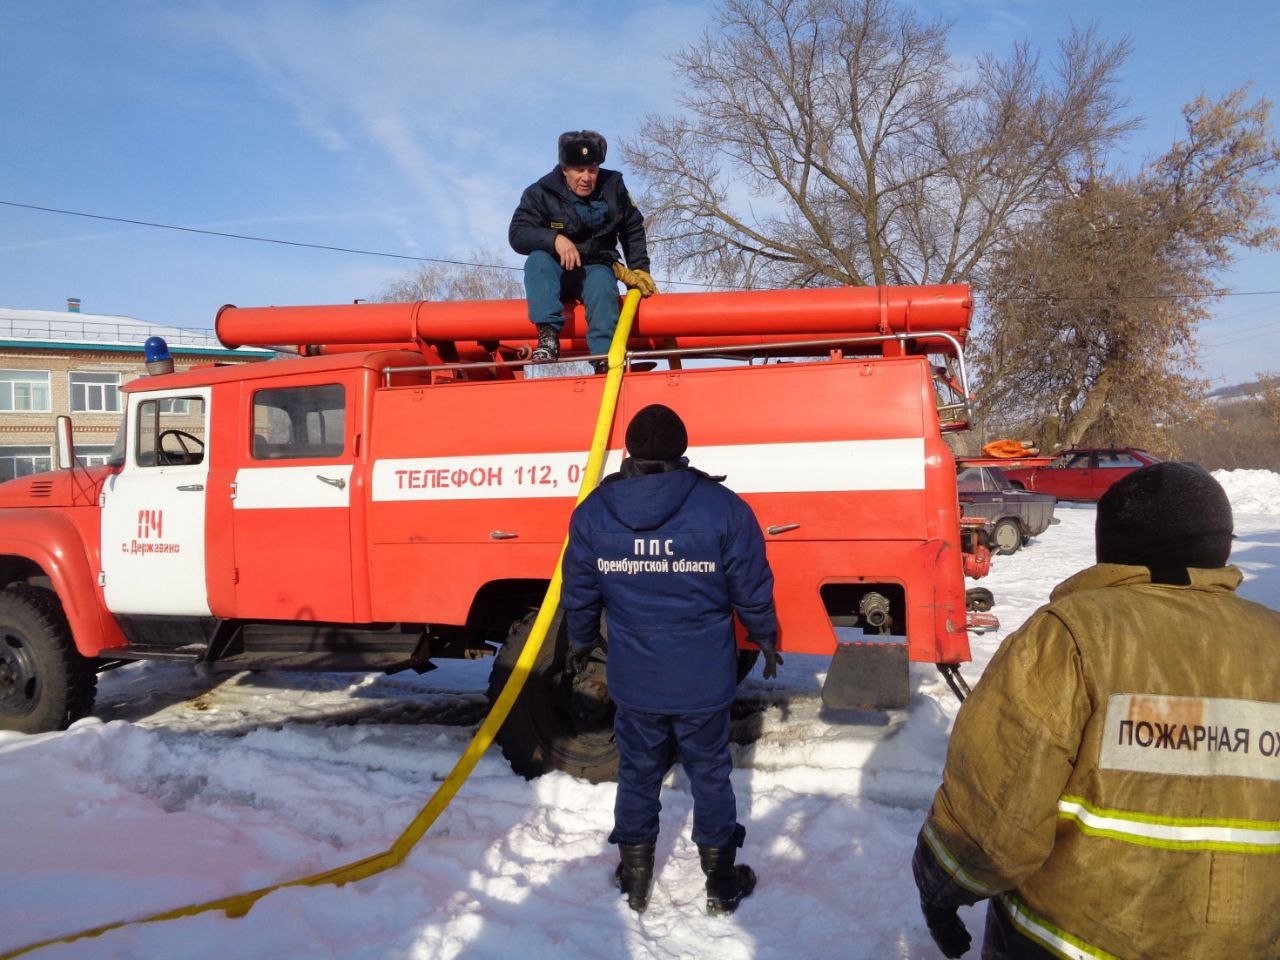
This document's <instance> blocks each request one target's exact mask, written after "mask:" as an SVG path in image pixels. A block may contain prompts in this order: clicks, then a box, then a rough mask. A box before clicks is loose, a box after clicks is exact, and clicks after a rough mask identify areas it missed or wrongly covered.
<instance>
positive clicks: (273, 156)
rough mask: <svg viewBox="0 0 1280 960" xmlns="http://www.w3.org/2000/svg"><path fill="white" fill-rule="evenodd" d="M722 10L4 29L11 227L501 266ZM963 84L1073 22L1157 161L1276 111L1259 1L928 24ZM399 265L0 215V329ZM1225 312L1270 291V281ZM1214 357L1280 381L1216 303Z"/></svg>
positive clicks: (125, 15)
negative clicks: (1191, 119)
mask: <svg viewBox="0 0 1280 960" xmlns="http://www.w3.org/2000/svg"><path fill="white" fill-rule="evenodd" d="M711 9H712V6H711V4H709V3H689V2H662V3H653V4H644V5H631V4H627V5H623V4H613V3H608V2H606V3H595V4H582V3H561V2H543V3H507V2H493V3H489V2H473V3H459V2H456V0H455V2H436V0H358V2H357V0H352V2H322V0H278V2H256V3H248V2H212V0H210V2H179V0H171V2H146V0H133V2H130V0H119V2H113V3H100V2H93V0H3V2H0V52H2V55H0V91H3V97H2V98H0V143H2V144H3V147H0V200H7V201H15V202H19V203H26V204H35V205H40V206H46V207H57V208H62V209H69V210H80V211H86V212H91V213H99V214H106V215H111V216H119V217H127V218H131V219H136V220H148V221H156V222H161V223H171V224H180V225H184V226H190V227H199V228H204V229H210V230H219V231H226V232H233V233H246V234H254V235H260V236H269V237H276V238H280V239H286V240H296V241H305V242H313V243H322V244H331V245H335V246H342V247H352V248H360V249H366V250H377V251H387V252H394V253H402V254H408V255H412V256H438V257H446V258H462V259H465V258H467V257H469V256H470V255H471V254H472V253H473V251H476V250H478V249H480V248H483V247H486V246H487V247H488V248H489V249H490V250H491V251H492V252H493V254H494V256H495V257H497V258H500V259H501V260H502V261H503V262H508V263H512V264H515V263H518V259H517V258H516V257H515V255H514V254H512V253H510V251H509V250H508V249H507V246H506V226H507V221H508V219H509V217H510V213H511V209H512V208H513V207H514V205H515V202H516V200H517V199H518V197H519V193H520V190H521V189H522V188H523V187H524V186H525V185H526V184H527V183H528V182H530V181H532V180H533V179H535V178H536V177H537V176H539V175H541V174H542V173H544V172H545V171H546V170H547V169H550V167H551V165H552V164H553V163H554V159H555V157H554V146H555V137H556V135H557V134H558V133H559V131H560V130H562V129H570V128H579V127H594V128H596V129H599V130H601V131H604V132H605V133H606V135H607V136H608V137H609V139H610V141H611V142H613V143H616V142H618V141H620V140H622V139H623V138H625V137H628V136H630V135H631V134H633V133H634V131H635V130H636V129H637V128H638V126H639V124H640V122H641V119H642V118H643V116H644V114H645V113H646V112H650V111H652V112H666V111H669V110H670V109H671V107H672V104H673V101H674V97H675V93H676V88H675V84H674V81H673V78H672V76H671V72H670V67H669V64H668V62H667V60H666V57H667V56H668V55H669V54H670V53H672V52H673V51H675V50H676V49H678V48H679V47H680V46H682V45H683V44H685V43H687V42H689V41H691V40H693V39H694V38H696V37H697V36H698V34H699V33H700V32H701V30H702V29H703V28H704V27H705V26H706V25H707V24H708V22H709V17H710V11H711ZM918 9H920V10H921V11H922V12H923V13H925V14H937V15H941V16H943V17H946V18H948V19H951V20H953V21H954V22H955V29H954V32H953V49H954V50H955V52H956V53H957V54H958V55H959V56H961V57H968V56H974V55H976V54H978V53H980V52H982V51H984V50H995V51H996V52H1003V51H1006V50H1007V49H1008V48H1009V45H1010V44H1011V43H1013V42H1014V41H1015V40H1016V39H1019V38H1024V37H1025V38H1028V39H1030V40H1031V41H1032V43H1033V44H1034V45H1036V46H1038V47H1040V48H1041V49H1044V50H1045V51H1046V52H1049V51H1051V50H1052V47H1053V45H1054V43H1055V41H1056V40H1057V38H1059V37H1061V36H1063V35H1065V34H1066V32H1067V31H1068V29H1069V27H1070V23H1071V21H1072V20H1073V19H1074V21H1075V22H1076V23H1077V24H1080V25H1086V24H1088V23H1091V22H1096V23H1097V24H1098V26H1099V28H1100V30H1101V31H1102V33H1103V34H1104V35H1105V36H1108V37H1119V36H1121V35H1124V34H1128V35H1130V36H1131V37H1132V38H1133V41H1134V44H1135V49H1134V53H1133V55H1132V57H1131V58H1130V60H1129V62H1128V64H1127V66H1126V68H1125V70H1124V76H1123V83H1124V92H1125V94H1126V95H1127V96H1128V97H1129V99H1130V101H1131V103H1132V106H1133V109H1134V111H1135V112H1136V113H1138V114H1141V115H1142V116H1144V117H1145V118H1146V126H1145V127H1144V129H1143V130H1142V131H1140V132H1139V133H1138V134H1137V135H1136V136H1134V137H1133V138H1132V139H1131V141H1130V146H1129V150H1128V156H1127V159H1128V160H1129V161H1131V162H1133V163H1137V162H1139V161H1140V160H1141V158H1142V157H1144V156H1147V155H1151V154H1154V153H1158V152H1160V151H1162V150H1163V149H1164V148H1165V147H1167V146H1168V144H1169V143H1170V142H1171V140H1172V139H1173V138H1174V137H1175V136H1177V135H1178V133H1179V129H1180V127H1179V124H1180V114H1179V110H1180V108H1181V106H1182V105H1183V104H1184V103H1185V102H1186V101H1188V100H1190V99H1192V98H1193V97H1195V96H1196V95H1197V94H1200V93H1205V94H1207V95H1209V96H1218V95H1220V94H1222V93H1224V92H1226V91H1227V90H1229V89H1231V88H1233V87H1235V86H1237V85H1239V84H1242V83H1245V82H1250V81H1251V82H1252V83H1253V90H1254V93H1255V94H1256V95H1263V96H1267V97H1268V98H1271V99H1280V67H1278V66H1277V63H1278V59H1277V56H1276V48H1277V47H1278V46H1280V5H1277V4H1276V3H1275V2H1274V0H1237V2H1226V3H1204V2H1186V0H1179V2H1146V0H1126V2H1119V3H1117V2H1095V0H1085V2H1073V3H1070V4H1064V3H1061V2H1053V0H982V2H967V0H927V2H922V3H920V4H919V5H918ZM411 267H412V264H410V263H407V262H405V261H397V260H392V259H381V258H376V257H369V256H360V255H355V254H341V253H332V252H325V251H318V250H303V249H296V248H290V247H283V246H275V245H268V244H260V243H249V242H244V241H235V240H228V239H220V238H213V237H204V236H197V235H191V234H182V233H174V232H171V231H162V230H153V229H147V228H143V227H133V226H127V225H123V224H116V223H107V222H102V221H94V220H86V219H80V218H75V217H67V216H59V215H53V214H48V213H40V212H35V211H28V210H21V209H15V208H12V207H5V206H0V306H7V307H19V308H27V309H48V310H59V309H63V308H64V306H65V302H66V298H67V297H69V296H78V297H80V298H82V299H83V301H84V310H85V311H86V312H95V313H113V314H125V315H128V316H133V317H138V318H139V319H142V320H145V321H148V322H152V323H172V324H177V325H180V326H191V327H210V326H212V323H213V317H214V314H215V313H216V311H217V309H218V307H219V306H221V305H222V304H224V303H236V304H239V305H241V306H250V305H262V304H270V303H275V304H303V303H339V302H345V301H350V300H352V299H355V298H358V297H368V296H370V295H373V294H375V293H376V292H377V291H378V290H379V289H380V288H381V287H382V285H383V284H384V283H385V282H386V281H387V280H389V279H391V278H393V277H395V276H396V275H398V274H400V273H403V272H404V271H406V270H407V269H409V268H411ZM1224 282H1225V285H1226V286H1228V287H1230V288H1232V289H1234V290H1240V291H1259V290H1280V254H1277V253H1253V254H1246V255H1245V259H1243V260H1242V261H1241V263H1240V264H1239V266H1238V267H1237V269H1235V270H1234V271H1233V272H1232V274H1231V275H1230V276H1228V277H1226V278H1225V281H1224ZM1216 311H1217V317H1216V318H1215V319H1214V320H1213V321H1211V322H1210V323H1208V324H1207V325H1206V326H1205V328H1204V330H1203V337H1204V341H1205V345H1206V349H1205V351H1204V353H1203V354H1202V360H1203V363H1204V368H1205V373H1206V375H1208V376H1209V377H1211V378H1213V379H1215V380H1216V381H1217V382H1219V383H1231V382H1238V381H1240V380H1244V379H1249V378H1251V377H1252V375H1253V374H1254V373H1256V372H1258V371H1263V370H1272V371H1278V372H1280V295H1270V296H1240V297H1230V298H1227V299H1225V300H1223V301H1222V302H1221V304H1220V305H1219V306H1218V307H1217V308H1216Z"/></svg>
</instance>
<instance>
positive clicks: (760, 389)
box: [0, 287, 970, 779]
mask: <svg viewBox="0 0 1280 960" xmlns="http://www.w3.org/2000/svg"><path fill="white" fill-rule="evenodd" d="M522 308H523V303H522V302H520V301H503V302H495V303H474V304H378V305H351V306H347V307H313V308H306V307H298V308H261V309H249V310H238V309H236V308H224V309H223V311H222V312H221V313H220V315H219V321H218V328H219V334H220V336H221V337H222V339H223V341H224V342H226V343H227V344H228V345H240V344H246V343H254V344H262V345H275V344H280V343H284V342H293V343H307V344H309V346H308V347H307V348H305V349H303V350H302V351H301V353H303V354H309V355H299V356H292V357H288V358H282V359H277V360H272V361H269V362H265V363H260V364H252V365H244V366H216V365H213V366H208V367H203V368H196V369H192V370H189V371H185V372H182V373H176V374H172V373H171V374H163V375H158V376H148V377H143V378H140V379H138V380H136V381H134V382H132V383H130V384H128V385H126V386H125V387H124V391H125V394H126V396H127V405H126V412H125V416H124V421H123V425H122V428H121V434H120V440H119V442H118V444H117V450H116V453H115V456H114V457H113V458H112V461H111V462H110V463H109V464H108V465H106V466H104V467H95V468H84V467H82V466H79V465H78V464H77V463H76V462H75V460H74V457H73V444H72V441H71V438H70V432H69V430H67V431H66V441H65V444H64V446H65V447H66V450H65V451H63V454H62V455H61V456H60V466H61V469H58V470H55V471H53V472H52V473H48V474H42V475H38V476H34V477H26V478H21V479H19V480H14V481H10V482H8V483H6V484H3V485H0V584H2V585H3V587H4V589H3V590H0V636H2V637H3V639H4V642H3V643H0V728H6V729H18V730H25V731H29V732H34V731H38V730H46V729H56V728H59V727H62V726H65V725H66V724H68V723H70V722H72V721H73V720H75V719H77V718H78V717H79V716H82V715H84V714H85V713H87V712H89V711H90V709H91V705H92V698H93V689H94V682H95V676H96V673H97V672H98V671H100V670H102V669H106V668H110V667H113V666H118V665H120V664H122V663H127V662H129V661H132V660H139V659H163V660H176V661H185V662H190V663H205V664H209V665H211V666H214V667H217V668H219V669H233V670H234V669H244V668H255V669H262V668H281V669H307V670H325V671H329V670H360V671H367V670H387V671H394V670H401V669H416V670H419V671H424V670H429V669H431V668H432V660H433V659H435V658H440V657H480V656H490V655H494V654H496V657H495V661H494V668H493V673H492V678H491V684H490V693H491V696H496V695H497V691H498V690H500V689H501V686H502V684H503V683H504V682H505V680H506V677H507V675H508V674H509V673H510V670H511V668H512V666H513V665H514V662H515V659H516V657H517V656H518V654H519V652H520V648H521V646H522V643H523V640H524V638H525V636H527V633H528V631H529V628H530V626H531V624H532V615H531V612H532V611H534V610H535V609H536V607H537V605H538V603H539V601H540V599H541V596H542V594H543V592H544V591H545V588H546V585H547V582H548V580H549V579H550V577H551V574H552V571H553V570H554V567H555V564H556V558H557V556H558V553H559V550H560V547H561V544H562V542H563V538H564V535H565V531H566V529H567V526H568V519H569V514H570V512H571V510H572V507H573V503H574V496H575V494H576V492H577V490H578V487H579V483H580V481H581V479H582V472H583V468H584V467H585V464H586V459H587V447H588V445H589V442H590V438H591V432H592V428H593V426H594V424H595V420H596V415H597V410H598V408H599V405H600V401H601V395H602V391H603V389H604V378H603V377H598V376H591V375H582V374H577V373H572V372H570V373H568V374H565V375H559V376H555V375H553V376H543V377H537V378H534V377H526V376H525V375H524V373H525V368H524V365H523V362H522V359H521V355H522V353H523V354H524V355H527V352H528V348H529V343H528V341H529V332H530V331H529V328H528V324H527V321H524V320H523V310H522ZM969 309H970V306H969V300H968V291H967V289H966V288H963V287H927V288H861V289H843V290H821V291H768V292H756V293H738V294H671V295H660V296H658V297H655V298H653V300H652V301H647V302H646V303H645V305H644V306H642V307H641V310H640V314H639V319H638V322H637V325H636V329H635V330H634V331H633V338H632V341H631V347H632V354H631V357H632V359H636V358H642V357H646V356H649V357H655V358H662V359H665V360H666V362H667V363H666V365H667V366H668V367H669V368H668V369H663V370H653V371H650V372H632V371H630V370H629V371H628V372H627V373H626V375H625V376H624V379H623V385H622V391H621V394H620V397H619V401H618V413H617V416H616V418H615V421H614V424H613V431H612V435H611V439H610V442H609V457H608V459H607V461H606V467H605V471H606V472H609V471H611V470H614V469H616V468H617V465H618V463H619V462H620V460H621V457H622V455H623V451H622V438H623V435H624V433H625V428H626V424H627V423H628V422H629V420H630V418H631V416H632V415H633V414H634V413H635V412H636V411H637V410H639V409H640V408H641V407H643V406H645V405H647V404H650V403H664V404H666V405H668V406H670V407H672V408H673V409H675V410H676V411H678V412H679V413H680V415H681V417H682V418H683V419H684V420H685V423H686V425H687V427H688V432H689V437H690V449H689V452H688V456H689V459H690V462H691V463H692V464H693V465H695V466H697V467H699V468H700V469H702V470H704V471H706V472H708V473H712V474H723V475H725V476H726V477H727V480H726V483H727V485H728V486H730V487H731V488H732V489H734V490H735V491H737V492H738V493H739V494H741V495H742V496H743V497H744V498H745V499H746V500H747V501H748V503H749V504H750V505H751V506H752V508H753V510H754V511H755V514H756V517H757V518H758V520H759V522H760V525H761V528H762V529H763V531H764V533H765V538H766V541H767V548H768V555H769V559H770V562H771V565H772V567H773V571H774V575H775V579H776V584H777V588H776V601H777V608H778V614H779V620H780V624H781V646H782V649H783V650H784V651H787V652H800V653H810V654H820V655H823V656H829V657H831V658H832V659H831V668H830V670H829V674H828V677H827V680H826V684H825V687H824V690H823V698H824V700H825V701H826V703H827V704H828V705H830V706H832V707H837V708H855V707H856V708H871V709H885V708H895V707H904V706H905V705H906V700H907V696H908V681H907V665H908V662H909V661H919V662H932V663H936V664H940V665H954V664H957V663H960V662H962V661H964V660H967V659H968V657H969V647H968V636H967V632H966V604H965V590H964V582H963V572H962V570H963V562H964V559H963V557H962V555H961V554H962V548H961V535H960V520H959V511H958V508H957V495H956V482H955V466H954V461H953V459H952V457H951V454H950V452H949V451H948V449H947V447H946V445H945V443H944V440H943V436H942V434H943V431H944V429H953V428H959V427H961V426H963V425H964V409H965V397H964V394H965V389H964V387H963V378H964V370H963V354H962V349H961V348H962V343H963V336H964V331H965V329H966V327H967V322H968V315H969ZM584 329H585V325H584V321H583V318H582V316H581V313H580V311H578V312H576V313H574V312H570V313H569V314H568V317H567V324H566V331H565V335H566V340H567V344H566V351H565V353H566V356H569V357H572V356H573V355H574V352H575V351H576V352H577V353H578V354H579V355H580V354H581V353H582V352H584V351H585V343H584V341H583V338H582V337H581V336H580V333H581V332H582V331H583V330H584ZM939 355H941V356H943V357H944V358H947V362H948V363H949V364H950V369H951V371H952V374H953V376H952V377H951V378H949V379H951V381H952V383H956V379H955V378H956V377H958V378H959V385H958V387H957V388H956V389H955V390H954V391H953V390H952V389H951V388H948V387H946V386H941V387H940V384H941V383H942V381H943V379H947V378H942V377H939V367H938V366H937V365H936V361H937V357H938V356H939ZM695 361H700V362H701V365H698V366H695V365H694V362H695ZM743 361H752V362H743ZM762 361H763V362H762ZM940 389H941V392H942V394H943V396H942V398H941V401H940V397H939V391H940ZM940 409H941V411H942V417H941V418H940ZM565 646H566V640H565V638H564V636H563V634H562V633H560V632H557V633H556V634H555V636H554V637H553V638H549V640H548V642H547V643H546V644H545V645H544V648H543V651H542V654H541V656H540V659H539V661H538V663H537V665H536V667H535V670H534V673H533V675H532V676H531V677H530V679H529V681H528V685H527V686H526V689H525V691H524V692H523V693H522V695H521V698H520V700H519V701H518V702H517V705H516V707H515V709H514V711H513V712H512V715H511V717H510V718H509V719H508V720H507V722H506V724H505V726H504V728H503V732H502V734H501V735H500V737H499V740H500V743H501V744H502V746H503V749H504V752H505V753H506V755H507V757H508V759H509V760H510V761H511V762H512V765H513V766H514V768H515V769H516V770H518V771H519V772H521V773H524V774H526V775H535V774H537V773H540V772H543V771H545V770H549V769H565V770H569V771H571V772H574V773H577V774H580V775H583V776H588V777H591V778H595V779H600V778H606V777H609V776H610V775H611V774H612V773H613V770H614V768H615V767H614V765H615V764H616V754H615V751H614V748H613V743H612V737H611V718H612V706H611V704H610V702H609V700H608V694H607V687H606V681H605V676H604V671H605V670H606V669H607V667H606V665H604V664H598V665H595V666H593V667H592V669H591V670H589V671H588V672H587V673H586V674H585V675H578V676H576V677H574V678H572V679H570V678H569V677H568V676H567V675H566V673H565V671H564V669H563V666H564V658H565V652H566V651H565ZM755 653H756V651H754V650H753V649H748V646H747V644H746V643H745V641H744V642H743V649H742V651H741V657H740V661H741V663H740V668H741V669H742V671H743V672H745V671H746V670H749V669H750V665H751V663H752V662H753V661H754V657H755ZM673 669H678V665H673Z"/></svg>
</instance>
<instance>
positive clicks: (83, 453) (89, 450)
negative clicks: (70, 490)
mask: <svg viewBox="0 0 1280 960" xmlns="http://www.w3.org/2000/svg"><path fill="white" fill-rule="evenodd" d="M111 450H112V446H111V444H109V443H108V444H101V445H99V444H86V445H84V446H81V445H80V444H76V459H77V460H79V461H80V463H81V464H82V465H83V466H86V467H100V466H102V465H103V464H105V463H106V462H107V461H108V460H110V459H111Z"/></svg>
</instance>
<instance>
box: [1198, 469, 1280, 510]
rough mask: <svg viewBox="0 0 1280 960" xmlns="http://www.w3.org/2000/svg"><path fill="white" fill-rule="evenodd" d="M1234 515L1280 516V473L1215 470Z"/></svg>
mask: <svg viewBox="0 0 1280 960" xmlns="http://www.w3.org/2000/svg"><path fill="white" fill-rule="evenodd" d="M1213 478H1214V479H1215V480H1217V481H1218V482H1219V483H1220V484H1222V489H1224V490H1226V491H1227V498H1228V499H1229V500H1230V501H1231V510H1232V512H1233V513H1265V514H1270V515H1272V516H1280V473H1276V472H1275V471H1273V470H1215V471H1213Z"/></svg>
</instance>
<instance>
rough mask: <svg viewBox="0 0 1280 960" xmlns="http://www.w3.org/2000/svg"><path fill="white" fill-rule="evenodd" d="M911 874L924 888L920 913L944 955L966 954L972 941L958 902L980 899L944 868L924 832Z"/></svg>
mask: <svg viewBox="0 0 1280 960" xmlns="http://www.w3.org/2000/svg"><path fill="white" fill-rule="evenodd" d="M911 875H912V877H914V878H915V881H916V888H917V889H918V890H919V891H920V912H921V913H923V914H924V922H925V924H926V925H927V926H928V927H929V936H931V937H933V942H934V943H936V944H937V945H938V949H939V950H941V951H942V955H943V956H944V957H953V958H954V957H962V956H964V955H965V953H966V952H967V951H968V950H969V945H970V944H971V943H972V940H971V939H970V937H969V931H968V930H966V929H965V926H964V923H963V922H962V921H961V919H960V915H959V914H958V913H957V912H956V907H957V901H958V902H959V903H973V902H974V901H976V900H977V899H980V898H978V897H973V896H971V895H967V894H968V891H964V890H962V889H961V888H960V887H959V886H958V885H957V884H956V882H955V881H954V880H952V879H951V877H950V876H949V875H948V874H947V873H946V872H945V871H944V870H943V869H942V866H941V864H939V863H938V860H937V858H936V857H935V856H934V855H933V852H932V851H931V850H930V849H929V846H928V844H927V843H926V842H925V839H924V833H923V831H921V835H920V836H919V837H918V838H917V839H916V850H915V853H914V854H913V855H912V857H911Z"/></svg>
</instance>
